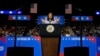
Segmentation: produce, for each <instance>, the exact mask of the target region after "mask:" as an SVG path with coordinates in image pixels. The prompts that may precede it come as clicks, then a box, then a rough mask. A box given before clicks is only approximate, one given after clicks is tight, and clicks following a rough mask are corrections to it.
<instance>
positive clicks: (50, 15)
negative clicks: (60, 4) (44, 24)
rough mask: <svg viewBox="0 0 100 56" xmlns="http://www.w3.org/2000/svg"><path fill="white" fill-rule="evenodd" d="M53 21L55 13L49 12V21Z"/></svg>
mask: <svg viewBox="0 0 100 56" xmlns="http://www.w3.org/2000/svg"><path fill="white" fill-rule="evenodd" d="M52 20H53V13H51V12H49V13H48V21H52Z"/></svg>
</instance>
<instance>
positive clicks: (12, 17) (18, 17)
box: [8, 15, 31, 21]
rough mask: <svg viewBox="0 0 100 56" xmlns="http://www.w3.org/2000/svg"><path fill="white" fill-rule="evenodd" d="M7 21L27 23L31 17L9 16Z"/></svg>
mask: <svg viewBox="0 0 100 56" xmlns="http://www.w3.org/2000/svg"><path fill="white" fill-rule="evenodd" d="M8 20H22V21H25V20H26V21H29V20H31V16H30V15H9V17H8Z"/></svg>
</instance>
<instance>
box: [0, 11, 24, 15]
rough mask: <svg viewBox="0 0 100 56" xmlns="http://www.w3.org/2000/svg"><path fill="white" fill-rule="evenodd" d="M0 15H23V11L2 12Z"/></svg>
mask: <svg viewBox="0 0 100 56" xmlns="http://www.w3.org/2000/svg"><path fill="white" fill-rule="evenodd" d="M0 14H6V15H9V14H10V15H12V14H22V11H21V10H20V11H16V10H0Z"/></svg>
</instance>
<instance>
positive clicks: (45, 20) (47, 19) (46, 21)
mask: <svg viewBox="0 0 100 56" xmlns="http://www.w3.org/2000/svg"><path fill="white" fill-rule="evenodd" d="M59 20H60V19H59V18H57V17H56V18H54V17H53V14H52V13H51V12H50V13H48V16H47V17H45V18H42V19H41V21H42V24H58V23H59Z"/></svg>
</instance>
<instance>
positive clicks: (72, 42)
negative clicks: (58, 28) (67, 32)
mask: <svg viewBox="0 0 100 56" xmlns="http://www.w3.org/2000/svg"><path fill="white" fill-rule="evenodd" d="M95 39H96V38H88V37H83V38H82V40H83V47H89V55H90V56H96V55H97V50H96V48H97V45H96V41H95ZM75 46H80V37H77V36H75V37H74V36H73V37H66V36H63V37H61V43H60V53H59V56H64V48H65V47H75Z"/></svg>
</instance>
